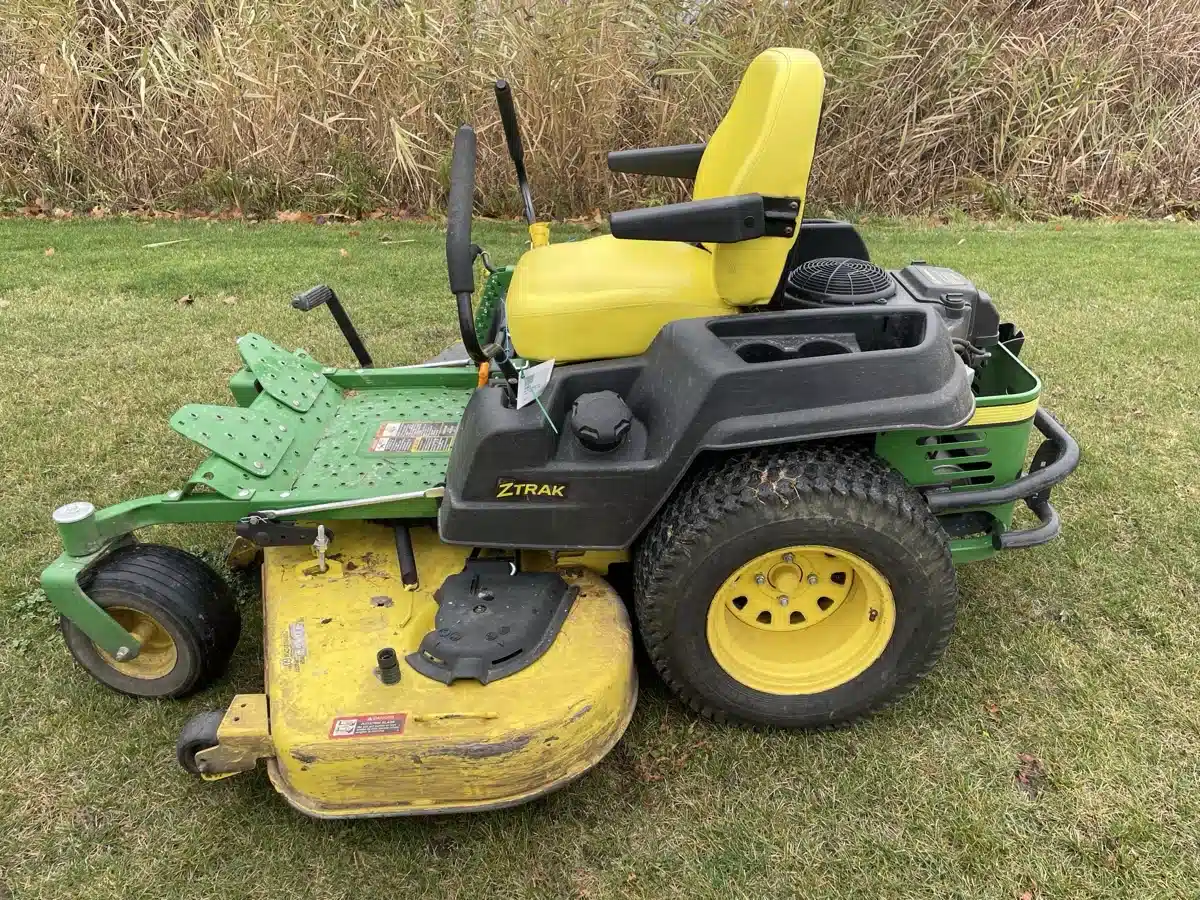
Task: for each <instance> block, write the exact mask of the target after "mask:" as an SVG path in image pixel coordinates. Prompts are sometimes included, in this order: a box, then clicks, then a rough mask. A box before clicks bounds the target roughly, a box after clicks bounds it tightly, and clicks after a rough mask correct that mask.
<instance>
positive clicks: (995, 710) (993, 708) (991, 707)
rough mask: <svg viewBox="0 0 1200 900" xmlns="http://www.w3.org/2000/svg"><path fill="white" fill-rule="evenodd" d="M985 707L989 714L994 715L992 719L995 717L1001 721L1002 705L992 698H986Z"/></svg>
mask: <svg viewBox="0 0 1200 900" xmlns="http://www.w3.org/2000/svg"><path fill="white" fill-rule="evenodd" d="M983 708H984V710H985V711H986V712H987V714H988V715H989V716H991V717H992V719H994V720H995V721H997V722H999V721H1000V707H999V706H997V705H996V704H995V703H993V702H992V701H991V700H984V701H983Z"/></svg>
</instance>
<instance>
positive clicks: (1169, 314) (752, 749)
mask: <svg viewBox="0 0 1200 900" xmlns="http://www.w3.org/2000/svg"><path fill="white" fill-rule="evenodd" d="M865 231H866V235H867V239H868V243H869V244H870V245H871V246H872V248H873V251H874V253H875V255H876V257H877V259H878V261H880V262H882V263H884V264H886V265H896V264H901V263H903V262H904V261H907V260H909V259H913V258H926V259H929V260H933V261H938V262H940V263H943V264H946V265H950V266H955V267H957V268H959V269H961V270H962V271H964V272H966V273H968V274H970V275H972V276H973V277H974V278H975V279H976V281H977V282H978V283H979V284H981V285H982V286H984V287H985V288H986V289H987V290H989V291H990V292H991V293H992V294H993V296H994V297H995V298H996V300H997V303H998V304H999V306H1000V309H1001V311H1002V313H1003V314H1004V315H1005V316H1006V317H1008V318H1013V319H1015V320H1016V321H1017V322H1018V323H1019V324H1020V325H1021V326H1022V327H1024V329H1025V331H1026V332H1027V333H1028V334H1029V335H1030V336H1031V340H1030V342H1029V344H1028V345H1027V347H1026V350H1025V357H1024V358H1025V359H1026V360H1027V361H1029V362H1030V363H1031V365H1032V366H1033V367H1034V369H1035V370H1036V371H1037V372H1038V373H1039V374H1040V375H1041V376H1042V378H1043V379H1044V381H1045V383H1046V391H1045V393H1044V395H1043V396H1044V402H1045V404H1046V405H1047V406H1049V407H1050V408H1051V409H1052V410H1054V411H1055V412H1056V413H1057V414H1058V415H1059V416H1060V417H1061V418H1062V419H1063V421H1064V422H1065V423H1066V424H1067V425H1068V427H1069V428H1070V429H1071V430H1072V431H1073V432H1074V434H1075V435H1076V436H1077V437H1078V439H1079V441H1080V443H1081V444H1082V445H1083V448H1084V461H1083V464H1082V466H1081V468H1080V470H1079V472H1078V473H1077V474H1076V475H1075V477H1074V478H1072V479H1071V480H1070V481H1069V482H1067V484H1066V486H1065V487H1063V488H1061V489H1058V490H1057V491H1056V494H1055V497H1056V501H1055V502H1056V503H1057V504H1058V506H1059V508H1060V511H1061V513H1062V516H1063V520H1064V523H1065V532H1064V537H1063V538H1062V539H1061V540H1059V541H1057V542H1055V543H1054V544H1052V545H1050V546H1047V547H1044V548H1041V549H1039V550H1034V551H1027V552H1014V553H1010V554H1007V555H1004V556H1003V557H1001V558H998V559H995V560H992V561H988V562H984V563H980V564H977V565H975V566H973V567H967V568H965V569H964V570H963V571H962V573H961V592H962V606H961V610H960V618H959V626H958V631H957V634H956V636H955V638H954V640H953V642H952V643H951V645H950V649H949V651H948V653H947V655H946V657H945V659H944V660H943V661H942V663H941V665H940V666H939V667H938V668H937V669H936V670H935V672H934V673H933V675H932V676H931V677H930V678H929V679H928V680H927V681H926V682H925V683H924V684H923V685H922V686H921V688H920V689H919V690H918V691H917V692H916V694H914V695H913V696H912V697H910V698H909V699H908V700H906V701H905V702H904V703H902V704H901V705H900V706H899V707H898V708H896V709H894V710H893V711H890V712H888V713H886V714H884V715H881V716H878V717H876V718H874V719H872V720H870V721H868V722H866V723H864V724H862V725H860V726H858V727H856V728H854V729H852V730H848V731H844V732H838V733H834V734H785V733H764V734H753V733H748V732H746V731H741V730H738V729H734V728H728V727H718V726H714V725H711V724H708V723H705V722H702V721H699V720H697V719H696V718H695V717H694V716H692V715H690V714H689V713H687V712H686V711H685V710H683V709H682V708H681V707H680V706H679V705H678V704H676V703H675V702H673V701H672V700H671V698H670V697H669V696H668V695H667V694H666V692H665V690H664V688H663V687H662V686H661V685H660V684H659V683H658V682H657V680H656V679H654V678H652V677H645V678H644V679H643V690H642V699H641V704H640V706H639V709H638V712H637V714H636V715H635V717H634V721H633V724H632V726H631V728H630V730H629V732H628V734H627V735H626V737H625V739H624V741H623V742H622V743H621V744H620V746H619V747H618V748H617V749H616V750H615V751H614V752H613V753H612V755H611V756H610V757H609V758H608V759H607V760H606V761H605V762H604V763H602V764H601V765H600V766H599V768H598V769H597V770H596V771H595V772H594V773H592V774H591V775H589V776H587V777H586V778H585V779H583V780H582V781H580V782H579V783H577V784H576V785H574V786H573V787H571V788H569V789H567V790H564V791H562V792H560V793H558V794H555V795H553V796H551V797H550V798H548V799H546V800H544V801H540V802H537V803H534V804H532V805H529V806H525V807H522V808H518V809H515V810H510V811H506V812H497V813H488V814H480V815H474V816H467V817H457V818H439V819H395V820H372V821H361V822H350V823H326V822H318V821H311V820H308V819H306V818H303V817H302V816H300V815H299V814H297V813H294V812H292V811H291V810H290V809H289V808H288V807H287V806H286V804H285V803H284V802H283V800H282V798H280V797H278V796H277V795H276V794H275V793H274V791H273V790H272V788H271V786H270V784H269V783H268V781H267V779H266V777H265V774H264V773H263V772H262V771H261V769H260V771H259V772H257V773H255V774H253V775H248V776H241V777H238V778H234V779H230V780H227V781H223V782H220V783H215V784H204V783H201V782H199V781H195V780H193V779H191V778H189V777H187V776H186V775H185V774H184V773H183V772H182V770H180V769H179V768H178V767H177V766H176V764H175V761H174V754H173V745H174V741H175V737H176V733H177V731H178V729H179V727H180V726H181V725H182V724H183V722H184V721H185V720H186V719H187V718H188V717H189V716H190V715H192V714H193V713H195V712H198V711H200V710H203V709H207V708H217V707H222V706H223V705H224V704H225V703H226V701H227V700H228V699H229V698H230V697H231V696H232V694H233V693H235V689H237V688H242V689H251V690H252V689H256V688H258V687H260V686H261V678H262V674H261V659H260V651H259V649H258V646H257V636H258V635H257V632H256V630H255V629H256V624H255V614H254V611H253V604H254V602H255V600H254V597H253V591H252V589H250V588H247V589H246V591H245V594H246V598H245V599H246V602H247V604H249V605H250V610H249V612H248V615H247V617H246V618H247V621H248V629H247V631H248V633H247V634H246V636H245V638H244V639H243V642H242V645H241V647H240V649H239V651H238V654H237V656H236V658H235V662H234V666H233V671H232V672H231V673H230V675H229V676H228V677H226V678H225V679H224V680H223V681H222V682H220V683H219V684H218V685H217V686H216V687H214V688H212V689H210V690H209V691H208V692H206V693H205V694H203V695H201V696H199V697H196V698H194V699H192V700H190V701H187V702H184V703H147V702H136V701H131V700H127V699H125V698H122V697H119V696H117V695H116V694H113V693H110V692H109V691H107V690H105V689H103V688H101V687H100V686H98V685H97V684H95V683H93V682H92V681H91V680H89V679H88V678H87V677H86V676H85V675H83V673H82V672H81V671H79V670H78V669H77V668H76V667H75V665H74V663H73V662H72V661H71V659H70V658H69V657H68V655H67V653H66V651H65V650H64V648H63V647H62V645H61V642H60V641H59V639H58V636H57V634H56V632H55V631H54V629H53V624H52V616H51V614H50V612H49V610H48V608H47V606H46V604H45V603H44V601H42V600H41V599H40V598H39V596H38V594H37V593H36V591H35V588H36V579H37V575H38V573H39V572H40V570H41V568H42V567H43V566H44V565H45V563H46V562H47V561H48V560H49V559H51V558H52V557H53V556H54V555H55V554H57V553H58V546H57V543H56V540H55V536H54V532H53V529H52V527H51V525H50V511H51V510H52V509H53V508H54V507H55V506H56V505H58V504H59V503H62V502H65V501H67V500H73V499H77V498H86V499H89V500H91V501H93V502H94V503H96V504H97V505H101V504H107V503H112V502H115V501H117V500H119V499H123V498H126V497H130V496H134V495H139V494H145V493H152V492H158V491H160V490H164V489H167V488H169V487H173V486H176V485H177V484H179V483H180V482H181V479H182V478H183V477H184V476H185V475H186V473H188V472H190V471H191V467H192V466H193V465H194V464H195V462H196V461H197V460H198V458H199V454H198V451H197V449H196V448H194V447H193V446H191V445H189V444H188V443H187V442H186V441H184V440H183V439H182V438H180V437H178V436H176V435H175V434H174V433H173V432H172V431H171V430H170V429H169V428H168V426H167V418H168V416H169V415H170V413H171V412H172V411H174V410H175V409H176V408H177V407H179V406H181V405H182V404H184V403H188V402H208V403H223V402H227V401H228V396H227V393H226V391H225V381H226V379H227V378H228V376H229V375H230V374H231V373H232V372H233V371H235V369H236V368H237V366H238V363H237V352H236V349H235V347H234V339H235V338H236V337H237V336H238V335H239V334H242V333H243V332H246V331H258V332H260V333H263V334H266V335H267V336H269V337H271V338H272V339H273V340H275V341H276V342H278V343H280V344H283V345H285V346H289V347H291V346H304V347H306V348H307V349H308V350H310V351H311V352H312V353H313V354H314V355H315V356H316V357H318V358H319V359H322V360H327V361H331V362H338V363H342V364H347V363H349V361H350V354H349V352H348V351H347V349H346V348H345V347H344V345H343V344H342V342H341V338H340V336H339V335H338V333H337V331H336V329H335V328H334V326H333V324H332V321H331V320H330V318H329V316H328V314H327V313H325V312H324V311H318V312H314V313H313V314H311V315H309V316H304V315H302V314H300V313H298V312H295V311H294V310H292V309H290V308H289V305H288V299H289V297H290V296H291V295H292V293H294V292H295V290H297V289H300V288H304V287H307V286H309V285H311V284H314V283H316V282H318V281H327V282H328V283H330V284H332V285H334V286H335V287H336V288H337V290H338V291H339V293H340V294H341V295H342V296H343V297H344V298H345V300H346V302H347V304H348V306H349V308H350V309H351V310H352V312H353V314H354V316H355V318H356V320H357V322H358V324H359V328H360V330H361V331H362V332H363V334H364V335H365V338H366V340H367V343H368V346H369V347H370V348H371V350H372V352H373V353H374V354H375V356H376V359H377V360H380V361H382V362H390V363H411V362H416V361H418V360H420V359H421V358H424V357H425V356H426V355H429V354H432V353H434V352H436V351H438V350H440V349H442V348H443V347H444V346H446V345H447V344H449V343H450V342H451V341H453V340H454V339H456V326H455V318H454V312H453V303H452V299H451V297H450V296H449V294H448V292H447V289H446V284H445V272H444V259H443V256H442V252H443V251H442V237H441V234H440V233H439V231H438V229H437V228H436V227H435V226H433V225H428V224H395V223H374V224H368V225H354V226H343V225H338V226H325V227H316V226H283V225H259V226H246V225H241V224H237V225H228V224H226V223H213V224H206V223H203V222H189V223H173V222H167V223H158V222H156V223H154V224H143V223H137V222H116V221H108V222H66V223H55V222H30V221H11V220H10V221H0V334H3V350H0V378H3V382H4V383H5V384H6V385H7V389H6V390H5V391H4V392H3V393H2V394H0V471H2V472H3V475H2V476H0V521H2V522H3V524H4V538H3V541H2V542H0V547H2V550H0V553H2V555H3V560H4V564H3V566H0V785H3V787H2V788H0V898H4V900H8V898H27V897H28V898H35V897H37V898H43V897H44V898H49V897H61V898H66V897H71V898H90V897H97V898H113V897H121V898H143V897H144V898H156V900H157V898H165V897H186V898H202V897H203V898H208V897H211V898H222V900H238V898H251V897H253V898H284V897H287V898H295V900H299V898H310V897H311V898H359V897H374V896H378V897H390V896H395V897H400V898H403V897H416V896H419V897H422V898H473V897H496V898H501V897H503V898H523V897H530V898H533V897H537V898H556V897H583V898H600V897H646V898H654V900H662V898H676V897H679V898H684V897H688V898H691V897H707V896H711V897H720V898H722V900H725V898H741V897H746V898H766V897H772V898H773V897H790V896H798V897H799V896H803V897H855V898H858V897H861V898H901V897H913V898H923V900H925V898H946V897H972V898H973V897H978V898H1013V900H1016V898H1019V897H1021V896H1022V895H1026V896H1032V897H1034V898H1086V897H1097V898H1100V897H1105V898H1107V897H1139V898H1148V897H1195V896H1197V895H1200V824H1198V822H1200V756H1198V753H1200V691H1198V676H1200V604H1198V597H1200V515H1197V509H1198V508H1200V486H1198V485H1200V480H1198V479H1197V473H1198V472H1200V458H1198V455H1200V453H1198V450H1200V423H1198V422H1197V415H1198V413H1200V400H1198V399H1197V390H1198V388H1200V352H1198V351H1197V347H1200V317H1198V316H1197V310H1198V309H1200V281H1198V279H1197V273H1200V228H1197V227H1194V226H1185V225H1177V226H1170V225H1161V226H1160V225H1145V224H1136V223H1131V224H1121V225H1115V224H1076V223H1066V224H1063V225H1037V226H1015V225H1002V224H1000V225H987V226H985V225H970V224H968V225H955V226H948V227H937V228H930V227H924V226H917V225H913V224H911V223H910V224H906V225H894V224H893V225H872V226H870V227H867V228H866V229H865ZM384 235H388V236H389V237H390V238H391V240H390V241H388V242H384V241H381V238H382V237H383V236H384ZM476 239H477V240H480V241H481V242H482V243H484V244H485V245H487V246H488V247H489V248H491V249H492V250H493V254H492V255H493V258H497V259H506V258H512V257H513V256H514V255H515V253H516V251H517V249H518V247H519V244H520V234H519V232H518V230H516V229H512V228H507V227H501V226H487V227H484V226H481V227H479V229H478V231H477V234H476ZM172 240H183V241H185V242H184V243H177V244H173V245H170V246H165V247H159V248H154V249H145V248H144V245H146V244H151V243H158V242H164V241H172ZM50 248H53V250H54V252H53V253H52V254H49V249H50ZM342 251H344V252H342ZM184 296H188V297H190V298H192V302H191V303H180V302H179V300H180V298H182V297H184ZM160 537H162V538H163V539H167V540H173V541H176V542H179V543H180V544H182V545H183V546H186V547H189V548H193V549H197V550H199V551H203V552H208V553H211V554H215V553H218V552H219V551H220V550H221V548H222V547H223V546H224V544H225V541H226V537H227V534H226V532H225V531H224V530H222V529H218V528H212V529H201V530H189V531H172V530H167V533H166V534H164V535H161V536H160ZM1022 755H1025V756H1024V758H1023V757H1022ZM1021 769H1024V770H1025V771H1026V772H1027V773H1031V775H1030V777H1029V778H1028V779H1027V781H1026V782H1022V781H1020V780H1018V778H1017V773H1018V771H1019V770H1021Z"/></svg>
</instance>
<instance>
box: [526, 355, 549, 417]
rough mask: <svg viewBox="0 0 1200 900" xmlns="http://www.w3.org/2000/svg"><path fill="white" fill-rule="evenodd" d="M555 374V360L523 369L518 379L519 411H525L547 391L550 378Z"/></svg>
mask: <svg viewBox="0 0 1200 900" xmlns="http://www.w3.org/2000/svg"><path fill="white" fill-rule="evenodd" d="M553 374H554V360H552V359H548V360H546V361H545V362H542V363H538V364H537V365H536V366H529V367H528V368H525V369H522V370H521V374H520V377H518V378H517V409H524V408H525V407H526V406H528V405H529V404H530V403H532V402H533V401H534V400H536V399H537V398H538V397H540V396H542V392H543V391H544V390H546V385H548V384H549V383H550V376H551V375H553Z"/></svg>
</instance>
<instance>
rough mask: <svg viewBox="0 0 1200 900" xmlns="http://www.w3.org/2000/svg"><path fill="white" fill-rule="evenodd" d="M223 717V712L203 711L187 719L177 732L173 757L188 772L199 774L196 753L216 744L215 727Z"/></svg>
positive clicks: (216, 727) (218, 726)
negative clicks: (181, 728)
mask: <svg viewBox="0 0 1200 900" xmlns="http://www.w3.org/2000/svg"><path fill="white" fill-rule="evenodd" d="M224 718H225V713H223V712H203V713H200V714H199V715H198V716H192V717H191V718H190V719H188V721H187V724H186V725H184V726H183V731H181V732H179V740H177V741H176V742H175V758H176V759H177V760H178V761H179V764H180V765H181V766H183V768H184V769H185V770H186V771H187V772H189V773H190V774H192V775H199V774H200V765H199V764H198V763H197V762H196V754H197V753H200V752H201V751H204V750H210V749H212V748H213V747H215V746H217V729H218V728H220V727H221V720H222V719H224Z"/></svg>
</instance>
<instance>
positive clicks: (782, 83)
mask: <svg viewBox="0 0 1200 900" xmlns="http://www.w3.org/2000/svg"><path fill="white" fill-rule="evenodd" d="M824 92H825V73H824V71H823V70H822V69H821V62H820V60H818V59H817V58H816V57H815V56H814V55H813V54H811V53H809V52H808V51H807V50H793V49H790V48H786V47H776V48H774V49H771V50H766V51H764V52H762V53H760V54H759V55H758V56H757V57H755V59H754V61H753V62H752V63H750V66H749V68H747V69H746V74H745V75H743V76H742V83H741V84H740V85H739V86H738V90H737V94H736V95H735V96H734V98H733V103H732V104H731V105H730V107H729V112H727V113H726V114H725V118H724V119H722V120H721V124H720V125H719V126H718V127H717V130H716V131H715V132H714V133H713V136H712V138H711V139H710V140H709V142H708V146H707V148H705V151H704V156H703V157H702V158H701V160H700V169H699V171H698V172H697V173H696V184H695V188H694V190H693V192H692V198H693V199H695V200H706V199H708V198H710V197H731V196H734V195H736V194H762V195H764V196H769V197H799V198H800V210H799V212H800V213H801V214H802V213H803V212H804V194H805V191H806V189H807V187H808V172H809V169H810V168H812V158H813V150H814V148H815V147H816V143H817V123H818V121H819V119H820V117H821V98H822V95H823V94H824ZM799 219H800V216H799V215H797V217H796V221H797V228H796V232H797V234H799V231H800V229H799V227H798V226H799ZM795 240H796V239H795V238H794V237H791V238H783V237H762V238H756V239H755V240H751V241H743V242H741V243H738V244H716V245H712V246H710V247H709V249H710V250H711V251H712V257H713V275H714V281H715V283H716V287H717V293H719V294H720V295H721V297H722V299H724V300H725V301H726V302H727V303H731V304H734V305H737V306H750V305H754V304H756V303H765V302H767V301H768V300H770V298H771V295H772V294H773V293H774V291H775V286H776V285H777V284H778V283H779V276H780V274H781V273H782V272H783V267H784V264H785V262H786V260H787V255H788V251H790V250H791V248H792V244H794V243H795Z"/></svg>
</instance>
